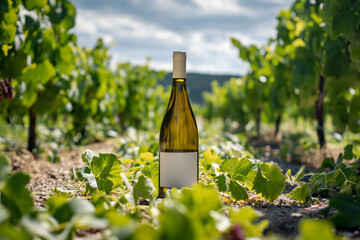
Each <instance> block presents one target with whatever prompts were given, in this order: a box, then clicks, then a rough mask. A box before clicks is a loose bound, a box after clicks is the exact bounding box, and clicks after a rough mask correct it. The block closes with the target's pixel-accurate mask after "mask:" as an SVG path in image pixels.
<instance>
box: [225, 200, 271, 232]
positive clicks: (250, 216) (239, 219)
mask: <svg viewBox="0 0 360 240" xmlns="http://www.w3.org/2000/svg"><path fill="white" fill-rule="evenodd" d="M229 217H230V219H231V222H232V223H234V224H240V225H241V227H242V228H243V229H244V231H245V233H246V237H247V238H248V237H262V236H263V232H264V230H265V228H266V227H267V226H268V225H269V220H267V219H265V220H262V221H260V222H258V223H255V224H254V221H255V220H257V219H258V214H257V213H256V212H255V210H254V209H252V208H250V207H243V208H232V209H230V211H229Z"/></svg>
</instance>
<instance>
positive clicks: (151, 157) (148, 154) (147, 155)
mask: <svg viewBox="0 0 360 240" xmlns="http://www.w3.org/2000/svg"><path fill="white" fill-rule="evenodd" d="M140 158H141V159H143V160H144V161H146V162H152V161H154V154H153V153H151V152H142V153H140Z"/></svg>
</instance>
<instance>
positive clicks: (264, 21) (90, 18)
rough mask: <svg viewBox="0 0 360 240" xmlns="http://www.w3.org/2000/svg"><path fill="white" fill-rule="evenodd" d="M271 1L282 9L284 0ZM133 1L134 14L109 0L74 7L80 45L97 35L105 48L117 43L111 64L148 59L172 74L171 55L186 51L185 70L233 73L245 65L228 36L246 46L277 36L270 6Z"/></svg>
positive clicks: (208, 0)
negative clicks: (175, 52)
mask: <svg viewBox="0 0 360 240" xmlns="http://www.w3.org/2000/svg"><path fill="white" fill-rule="evenodd" d="M79 1H80V0H79ZM83 1H85V0H83ZM104 1H105V0H104ZM260 1H264V0H260ZM269 1H271V2H272V3H273V4H277V3H279V5H280V4H283V5H285V3H284V1H285V0H269ZM286 1H288V0H286ZM131 2H132V3H133V4H134V5H133V6H136V10H134V9H132V10H127V9H117V8H113V9H111V6H113V5H112V1H109V2H106V1H105V2H104V6H105V7H104V8H99V9H96V8H95V7H94V6H95V4H93V6H92V7H89V8H77V19H76V27H75V29H74V31H75V32H76V33H77V34H78V36H79V37H78V42H79V44H80V45H86V46H93V45H94V44H95V42H96V39H97V38H98V37H102V38H103V39H104V42H105V43H106V44H110V43H112V42H115V43H116V45H115V46H111V47H110V54H111V55H112V66H114V65H115V62H117V61H123V62H124V61H130V62H132V63H134V64H144V63H145V58H146V57H148V56H150V57H151V58H152V61H151V67H153V68H155V69H158V70H161V69H165V70H167V71H171V69H172V60H171V53H172V51H173V50H185V51H187V52H188V56H189V57H188V70H189V71H192V72H207V73H232V74H241V73H244V72H246V69H247V64H246V63H244V62H242V61H241V60H240V59H239V57H238V50H237V49H236V48H235V47H234V46H232V44H231V41H230V37H235V38H237V39H239V40H241V41H242V42H243V43H244V44H245V45H250V44H256V45H263V44H266V41H267V39H268V38H269V37H274V36H275V33H276V31H275V29H274V27H275V16H276V13H277V11H278V10H277V8H279V9H280V7H281V6H277V8H273V7H271V11H272V12H271V11H270V10H269V9H265V8H257V7H256V6H258V4H259V0H258V1H256V2H257V3H256V4H254V5H251V4H250V1H240V0H183V1H176V0H147V1H146V2H145V0H131ZM93 3H94V2H93ZM105 3H107V4H108V6H107V7H106V4H105ZM245 3H247V4H245ZM99 4H100V3H99ZM264 4H265V2H264ZM255 5H256V6H255ZM117 6H118V7H119V5H117ZM251 6H252V7H251ZM271 6H273V5H271Z"/></svg>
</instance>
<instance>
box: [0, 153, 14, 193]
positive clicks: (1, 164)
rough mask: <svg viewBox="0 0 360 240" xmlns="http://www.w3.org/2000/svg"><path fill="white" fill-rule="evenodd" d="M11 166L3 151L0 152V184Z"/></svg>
mask: <svg viewBox="0 0 360 240" xmlns="http://www.w3.org/2000/svg"><path fill="white" fill-rule="evenodd" d="M11 170H12V166H11V163H10V160H9V158H8V157H7V156H6V155H5V153H2V152H0V186H1V184H2V182H3V181H4V179H5V177H6V176H7V175H8V174H9V173H10V172H11Z"/></svg>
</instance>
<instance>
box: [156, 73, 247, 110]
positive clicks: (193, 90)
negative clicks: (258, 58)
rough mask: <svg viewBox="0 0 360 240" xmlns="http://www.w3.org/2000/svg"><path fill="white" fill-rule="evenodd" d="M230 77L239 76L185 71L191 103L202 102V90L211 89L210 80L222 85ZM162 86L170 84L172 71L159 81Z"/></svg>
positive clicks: (207, 90)
mask: <svg viewBox="0 0 360 240" xmlns="http://www.w3.org/2000/svg"><path fill="white" fill-rule="evenodd" d="M232 77H240V76H236V75H213V74H201V73H187V74H186V85H187V88H188V91H189V96H190V100H191V102H193V103H197V104H203V103H204V98H203V95H202V93H203V92H210V91H211V82H212V81H213V80H217V81H218V82H219V85H220V86H221V85H223V84H224V82H226V81H228V80H229V79H230V78H232ZM159 83H160V84H161V85H163V86H169V85H172V72H170V73H168V74H166V76H165V78H164V80H162V81H160V82H159Z"/></svg>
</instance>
